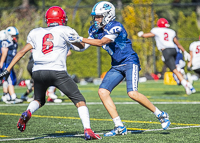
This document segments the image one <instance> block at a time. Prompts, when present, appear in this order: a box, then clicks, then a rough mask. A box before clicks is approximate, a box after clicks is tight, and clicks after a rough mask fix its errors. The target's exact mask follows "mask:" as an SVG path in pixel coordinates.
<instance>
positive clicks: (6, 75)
mask: <svg viewBox="0 0 200 143" xmlns="http://www.w3.org/2000/svg"><path fill="white" fill-rule="evenodd" d="M9 75H10V72H9V71H7V70H6V69H5V70H3V72H1V73H0V79H3V77H5V78H6V79H5V80H7V79H8V77H9Z"/></svg>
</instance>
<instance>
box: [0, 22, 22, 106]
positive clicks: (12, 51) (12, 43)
mask: <svg viewBox="0 0 200 143" xmlns="http://www.w3.org/2000/svg"><path fill="white" fill-rule="evenodd" d="M18 35H19V32H18V30H17V28H16V27H14V26H10V27H8V28H6V36H7V40H4V41H2V47H1V50H2V56H1V61H0V68H2V69H4V68H7V67H8V65H9V64H10V62H11V61H12V59H13V58H14V56H15V55H16V53H17V48H18V43H17V41H18ZM16 82H17V77H16V75H15V71H14V69H13V68H12V69H11V71H10V75H9V77H8V79H7V80H5V82H4V83H3V91H4V96H2V99H3V101H4V102H5V103H21V102H23V100H21V99H18V98H17V96H16V94H15V89H14V86H15V85H16Z"/></svg>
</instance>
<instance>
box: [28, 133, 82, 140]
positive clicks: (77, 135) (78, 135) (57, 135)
mask: <svg viewBox="0 0 200 143" xmlns="http://www.w3.org/2000/svg"><path fill="white" fill-rule="evenodd" d="M66 137H70V138H71V137H72V138H82V139H84V140H85V138H84V134H83V133H77V132H70V133H52V134H43V135H42V136H41V137H35V138H30V139H27V141H28V140H38V139H47V138H66ZM24 141H26V140H24Z"/></svg>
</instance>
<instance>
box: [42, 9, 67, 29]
mask: <svg viewBox="0 0 200 143" xmlns="http://www.w3.org/2000/svg"><path fill="white" fill-rule="evenodd" d="M45 19H46V23H47V26H48V27H49V26H51V25H52V26H53V25H56V24H59V25H64V24H65V22H67V20H68V19H67V16H66V13H65V11H64V10H63V9H62V8H61V7H59V6H52V7H50V8H49V9H48V10H47V12H46V14H45Z"/></svg>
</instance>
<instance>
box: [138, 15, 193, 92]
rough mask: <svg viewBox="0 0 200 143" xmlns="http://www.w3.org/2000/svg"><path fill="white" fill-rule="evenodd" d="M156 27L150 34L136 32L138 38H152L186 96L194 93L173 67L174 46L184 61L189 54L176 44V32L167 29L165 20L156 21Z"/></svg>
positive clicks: (167, 25)
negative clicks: (181, 54)
mask: <svg viewBox="0 0 200 143" xmlns="http://www.w3.org/2000/svg"><path fill="white" fill-rule="evenodd" d="M157 26H158V27H154V28H153V29H151V32H149V33H144V32H143V31H140V32H138V36H139V37H143V38H150V37H154V38H155V40H156V45H157V48H158V50H159V51H161V52H162V55H163V57H164V63H165V65H166V66H167V67H168V68H169V69H170V71H172V72H173V73H174V74H175V75H176V76H177V78H178V79H179V81H180V82H181V84H182V85H183V87H184V88H185V90H186V94H188V95H190V94H191V93H195V92H196V90H195V89H194V87H193V86H192V84H191V83H189V82H188V81H186V80H185V79H184V77H183V75H182V74H181V73H180V72H179V71H178V70H177V69H176V65H175V58H176V56H177V51H176V46H177V47H178V48H179V49H180V50H181V51H182V52H183V53H184V57H185V60H189V59H190V55H189V53H188V52H187V51H186V50H185V49H184V48H183V46H182V45H181V44H180V43H179V42H178V39H177V38H176V32H175V31H174V30H172V29H170V28H168V27H169V26H170V25H169V23H168V21H167V20H166V19H165V18H160V19H159V20H158V21H157Z"/></svg>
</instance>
